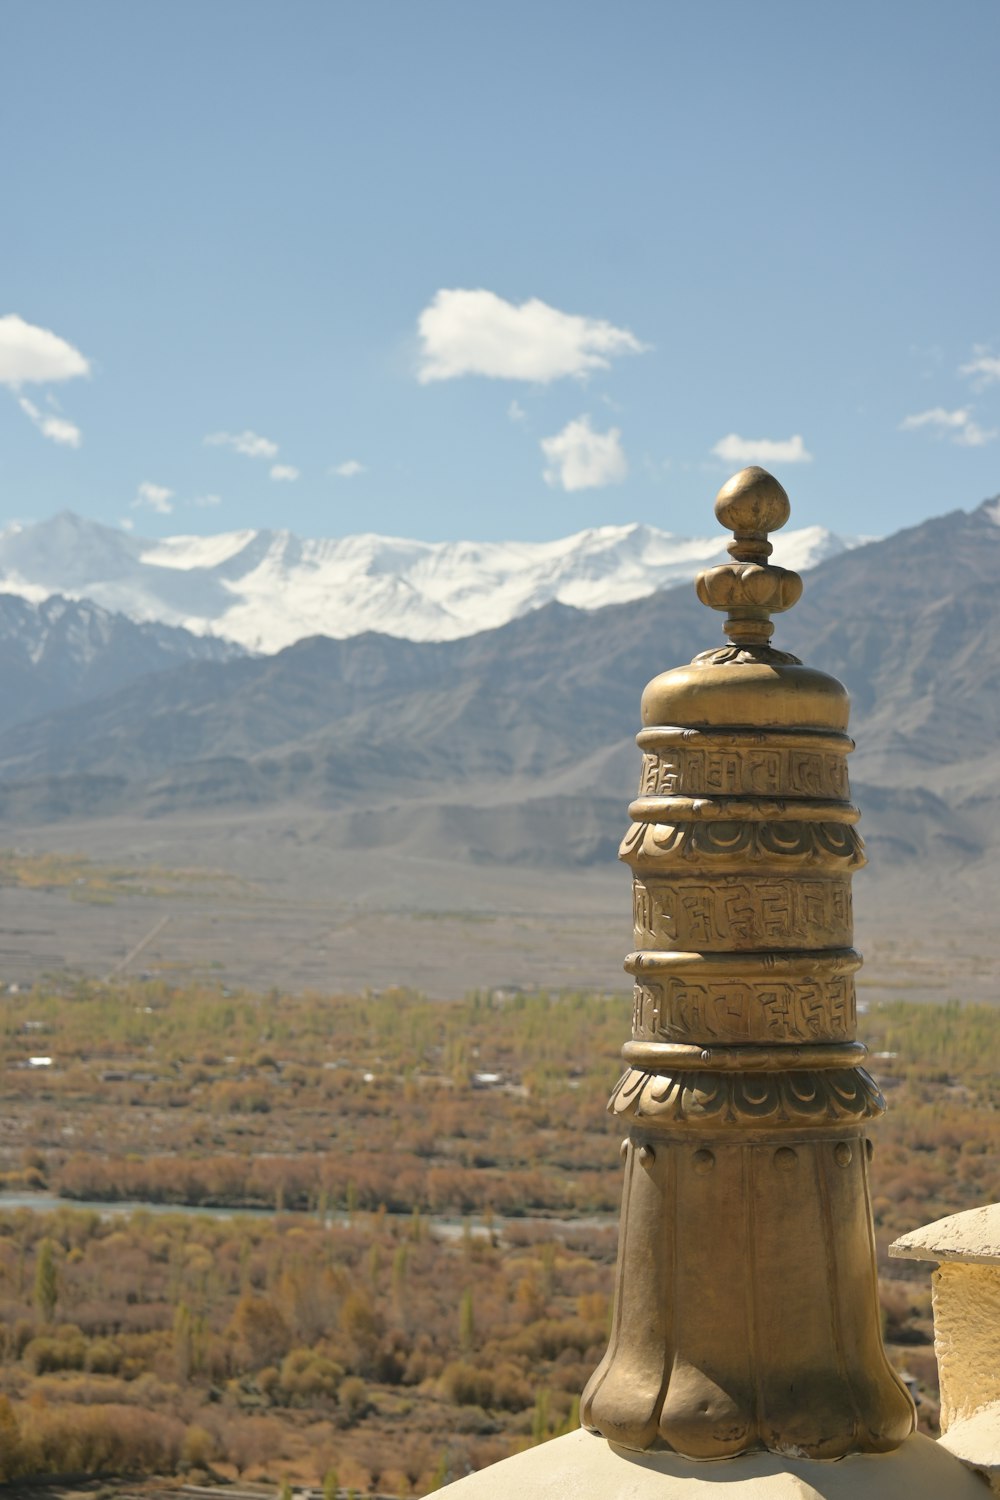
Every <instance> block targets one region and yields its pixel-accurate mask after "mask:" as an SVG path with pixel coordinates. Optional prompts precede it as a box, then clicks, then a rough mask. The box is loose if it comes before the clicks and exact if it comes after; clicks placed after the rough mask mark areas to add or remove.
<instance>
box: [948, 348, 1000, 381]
mask: <svg viewBox="0 0 1000 1500" xmlns="http://www.w3.org/2000/svg"><path fill="white" fill-rule="evenodd" d="M958 373H959V374H960V375H965V376H967V377H968V378H969V379H970V380H971V381H972V384H973V386H974V388H975V389H976V390H983V389H984V388H985V387H986V386H988V385H993V384H994V382H996V381H998V380H1000V355H998V354H993V353H991V351H990V349H989V347H988V346H987V345H986V344H976V346H975V348H974V349H973V351H972V358H971V359H970V360H969V361H968V363H967V364H964V365H959V367H958Z"/></svg>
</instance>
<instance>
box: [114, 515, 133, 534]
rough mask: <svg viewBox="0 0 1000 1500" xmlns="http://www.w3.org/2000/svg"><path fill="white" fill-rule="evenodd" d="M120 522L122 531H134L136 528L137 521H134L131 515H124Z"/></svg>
mask: <svg viewBox="0 0 1000 1500" xmlns="http://www.w3.org/2000/svg"><path fill="white" fill-rule="evenodd" d="M118 524H119V526H120V527H121V529H122V531H134V530H135V522H134V521H133V519H132V517H131V516H122V518H121V520H120V521H119V522H118Z"/></svg>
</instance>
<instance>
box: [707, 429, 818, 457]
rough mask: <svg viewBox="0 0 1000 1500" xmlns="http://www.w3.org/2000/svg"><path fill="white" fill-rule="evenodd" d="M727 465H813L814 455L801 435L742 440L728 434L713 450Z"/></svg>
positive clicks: (736, 434) (733, 433) (731, 433)
mask: <svg viewBox="0 0 1000 1500" xmlns="http://www.w3.org/2000/svg"><path fill="white" fill-rule="evenodd" d="M712 452H713V453H714V455H715V457H716V458H721V459H722V460H723V462H724V463H727V464H811V463H812V454H811V453H810V452H809V451H808V449H807V448H806V445H805V443H804V442H803V441H802V436H801V434H800V433H798V432H797V433H795V435H794V436H793V437H790V438H742V437H740V436H739V434H738V433H736V432H730V433H727V434H726V436H725V437H724V438H720V439H719V441H718V442H717V443H716V445H715V447H714V448H713V449H712Z"/></svg>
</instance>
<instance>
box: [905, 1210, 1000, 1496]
mask: <svg viewBox="0 0 1000 1500" xmlns="http://www.w3.org/2000/svg"><path fill="white" fill-rule="evenodd" d="M889 1254H890V1255H894V1256H896V1257H898V1258H899V1259H902V1260H929V1261H937V1262H938V1269H937V1270H936V1271H935V1272H934V1275H933V1277H932V1279H931V1285H932V1292H933V1299H934V1353H935V1355H936V1356H937V1364H938V1376H939V1379H940V1383H941V1445H942V1447H944V1448H947V1449H948V1450H949V1452H951V1453H954V1454H955V1456H956V1458H960V1459H961V1460H962V1462H963V1463H966V1464H968V1465H969V1467H970V1468H973V1469H977V1470H978V1471H979V1472H980V1473H981V1474H983V1475H985V1476H986V1478H988V1480H989V1482H990V1485H991V1487H992V1489H993V1491H994V1493H995V1494H1000V1203H990V1204H987V1205H986V1206H985V1207H984V1208H970V1209H968V1210H967V1211H966V1212H965V1213H961V1214H951V1215H950V1216H949V1217H948V1218H947V1219H937V1220H936V1221H935V1222H934V1223H933V1224H926V1225H925V1226H924V1227H923V1228H922V1229H913V1230H911V1231H910V1233H909V1234H904V1235H901V1236H900V1238H899V1239H898V1240H896V1241H895V1242H894V1243H893V1244H892V1245H890V1246H889Z"/></svg>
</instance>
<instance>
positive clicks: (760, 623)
mask: <svg viewBox="0 0 1000 1500" xmlns="http://www.w3.org/2000/svg"><path fill="white" fill-rule="evenodd" d="M790 513H791V507H790V505H789V502H788V496H787V495H786V493H785V491H784V489H783V488H782V486H781V485H780V484H779V483H778V481H777V480H776V479H775V478H774V476H773V475H772V474H768V473H767V471H766V470H765V469H760V468H756V467H754V468H749V469H741V470H740V472H739V473H738V474H734V475H733V477H732V479H730V480H728V481H727V482H726V483H725V484H724V485H723V486H722V488H721V490H720V491H719V493H718V495H717V496H716V501H715V514H716V515H717V517H718V518H719V520H720V521H721V522H722V524H723V525H724V526H726V527H727V528H728V529H729V530H730V531H731V532H732V533H733V538H732V540H731V541H730V542H729V544H728V546H727V549H726V550H727V551H728V553H729V556H730V559H731V561H729V562H724V563H720V564H719V565H718V566H717V567H714V568H706V569H705V571H704V572H702V573H699V574H698V577H697V579H696V581H695V587H696V589H697V593H698V598H699V599H700V600H701V602H702V603H703V604H707V605H709V606H710V608H712V609H719V610H724V611H725V612H726V620H725V623H724V625H723V629H724V630H725V632H726V634H727V635H728V636H729V640H730V643H731V644H729V645H727V646H720V647H717V648H716V649H715V650H709V651H703V652H702V653H701V654H700V655H699V656H697V657H695V659H694V661H693V662H692V663H691V665H690V666H689V667H677V668H674V670H673V671H670V672H664V673H662V674H661V675H660V676H659V677H655V678H654V679H653V681H652V682H651V683H650V684H649V686H648V687H647V688H646V691H645V693H644V695H643V708H642V712H643V723H644V724H647V725H653V724H676V725H690V726H692V727H697V726H710V725H734V726H735V725H746V726H754V727H756V726H759V727H761V728H765V727H778V726H781V725H784V726H788V727H792V726H798V727H801V728H815V729H830V730H835V731H838V732H842V731H843V730H844V729H846V727H847V716H848V707H849V704H848V697H847V693H846V691H845V689H844V688H843V686H842V685H841V684H840V683H839V682H837V680H836V679H835V678H833V677H828V676H827V675H826V674H825V673H823V672H817V671H815V670H813V669H812V668H810V667H804V666H803V665H802V663H801V662H800V661H799V660H798V658H797V657H795V656H790V655H788V653H787V652H784V651H776V650H774V649H773V648H772V646H771V645H770V639H771V635H772V634H773V632H774V625H773V624H772V622H771V616H772V615H774V614H780V613H781V612H782V611H783V610H786V609H791V607H792V605H793V604H795V603H797V602H798V599H799V598H800V596H801V594H802V579H801V578H800V577H799V575H798V573H793V572H792V571H791V570H790V569H788V568H779V567H778V566H777V564H775V563H772V562H771V561H770V557H771V551H772V548H771V543H770V542H769V540H768V534H769V533H770V532H772V531H777V530H778V528H779V527H781V526H784V524H785V522H786V521H787V520H788V518H789V515H790Z"/></svg>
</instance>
